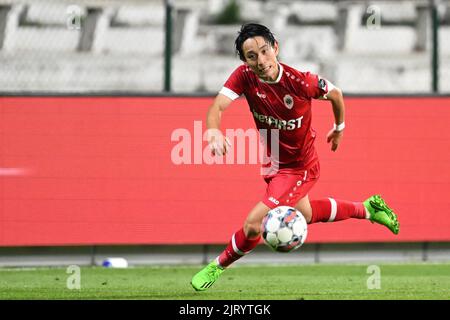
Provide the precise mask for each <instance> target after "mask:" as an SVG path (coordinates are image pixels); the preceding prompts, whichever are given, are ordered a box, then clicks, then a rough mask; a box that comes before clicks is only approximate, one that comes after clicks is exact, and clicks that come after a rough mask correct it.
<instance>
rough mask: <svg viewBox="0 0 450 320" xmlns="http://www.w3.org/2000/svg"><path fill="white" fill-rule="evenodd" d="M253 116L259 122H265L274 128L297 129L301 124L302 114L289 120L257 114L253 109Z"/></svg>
mask: <svg viewBox="0 0 450 320" xmlns="http://www.w3.org/2000/svg"><path fill="white" fill-rule="evenodd" d="M252 112H253V117H254V118H255V119H256V120H258V121H259V122H261V123H267V124H268V125H269V126H273V127H274V128H275V129H280V130H295V129H299V128H301V126H302V119H303V116H301V117H298V118H296V119H290V120H282V119H277V118H275V117H272V116H266V115H264V114H259V113H258V112H256V111H255V110H252Z"/></svg>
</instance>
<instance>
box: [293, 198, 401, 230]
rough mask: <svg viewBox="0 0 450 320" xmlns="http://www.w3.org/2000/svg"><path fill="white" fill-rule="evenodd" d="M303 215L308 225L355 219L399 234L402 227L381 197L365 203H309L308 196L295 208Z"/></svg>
mask: <svg viewBox="0 0 450 320" xmlns="http://www.w3.org/2000/svg"><path fill="white" fill-rule="evenodd" d="M295 207H296V208H297V209H298V210H300V212H302V213H303V215H304V216H305V219H306V221H307V222H308V223H317V222H334V221H341V220H347V219H350V218H353V219H369V220H370V221H371V222H372V223H374V222H376V223H379V224H382V225H384V226H386V227H388V228H389V230H391V231H392V233H394V234H398V232H399V228H400V225H399V223H398V219H397V216H396V215H395V213H394V212H393V211H392V209H391V208H389V207H388V205H387V204H386V202H385V201H384V200H383V199H382V198H381V197H380V196H379V195H376V196H372V197H370V198H369V199H367V200H366V201H364V202H354V201H347V200H339V199H334V198H326V199H318V200H311V201H309V199H308V196H306V197H304V198H302V199H300V200H299V201H298V202H297V205H296V206H295Z"/></svg>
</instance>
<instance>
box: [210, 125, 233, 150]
mask: <svg viewBox="0 0 450 320" xmlns="http://www.w3.org/2000/svg"><path fill="white" fill-rule="evenodd" d="M206 139H207V140H208V144H209V148H210V149H211V154H212V155H213V156H215V155H218V156H223V155H225V154H226V153H227V152H228V150H229V148H230V147H231V143H230V140H228V138H227V137H225V136H224V135H223V134H222V132H221V131H220V130H219V129H208V130H207V131H206Z"/></svg>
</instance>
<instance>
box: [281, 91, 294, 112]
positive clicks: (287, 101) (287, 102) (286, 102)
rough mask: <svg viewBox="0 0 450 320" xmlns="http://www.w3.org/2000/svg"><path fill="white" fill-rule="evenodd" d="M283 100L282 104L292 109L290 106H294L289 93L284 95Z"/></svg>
mask: <svg viewBox="0 0 450 320" xmlns="http://www.w3.org/2000/svg"><path fill="white" fill-rule="evenodd" d="M283 101H284V105H285V106H286V108H288V109H289V110H290V109H292V107H293V106H294V99H293V98H292V97H291V96H290V95H289V94H287V95H285V96H284V98H283Z"/></svg>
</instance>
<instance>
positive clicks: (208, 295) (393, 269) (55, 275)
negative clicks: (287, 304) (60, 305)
mask: <svg viewBox="0 0 450 320" xmlns="http://www.w3.org/2000/svg"><path fill="white" fill-rule="evenodd" d="M368 266H369V265H342V264H336V265H329V264H319V265H284V266H234V267H232V268H230V269H229V270H227V271H226V272H225V273H223V274H222V276H221V278H220V279H219V280H218V281H217V282H216V283H215V284H214V285H213V286H212V287H211V288H210V289H209V290H208V291H205V292H195V291H194V290H193V289H192V287H191V286H190V284H189V282H190V280H191V277H192V276H193V275H194V274H195V273H196V272H197V271H198V270H199V269H200V268H201V267H200V266H195V267H193V266H183V267H180V266H178V267H135V268H128V269H107V268H101V267H85V268H84V267H83V268H81V272H80V289H79V290H77V289H73V290H70V289H68V287H67V282H68V280H69V282H70V279H69V277H70V276H72V275H73V274H70V273H67V272H66V271H67V269H66V268H36V269H15V268H13V269H11V268H10V269H1V268H0V299H105V300H106V299H170V300H180V299H181V300H209V299H215V300H222V299H228V300H240V299H243V300H253V299H255V300H258V299H264V300H266V299H267V300H279V299H282V300H296V299H305V300H311V299H389V300H396V299H450V264H448V263H446V264H431V263H426V264H425V263H424V264H395V265H393V264H378V267H379V268H380V269H379V270H380V278H379V279H380V282H379V284H380V288H379V289H376V288H375V289H369V288H368V282H369V284H372V286H375V287H376V286H377V282H376V280H375V281H373V280H374V278H370V277H371V276H374V274H373V271H371V269H370V268H369V270H368ZM72 283H73V282H72Z"/></svg>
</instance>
